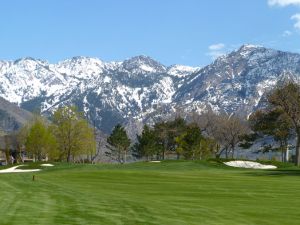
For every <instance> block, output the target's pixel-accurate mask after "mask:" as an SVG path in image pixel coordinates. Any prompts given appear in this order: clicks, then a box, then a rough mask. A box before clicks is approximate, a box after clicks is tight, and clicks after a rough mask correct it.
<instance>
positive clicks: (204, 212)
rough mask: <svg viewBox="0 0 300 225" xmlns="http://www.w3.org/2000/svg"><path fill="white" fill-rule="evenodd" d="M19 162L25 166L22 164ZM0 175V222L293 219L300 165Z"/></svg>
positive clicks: (299, 203) (95, 168) (159, 166)
mask: <svg viewBox="0 0 300 225" xmlns="http://www.w3.org/2000/svg"><path fill="white" fill-rule="evenodd" d="M24 169H25V168H24ZM35 175H36V181H34V182H33V181H32V173H25V174H0V199H1V200H0V224H43V225H46V224H170V225H171V224H172V225H175V224H180V225H182V224H205V225H209V224H230V225H234V224H281V225H282V224H289V225H292V224H299V220H300V213H299V208H300V192H299V190H298V189H299V187H300V171H298V170H295V169H293V170H288V169H286V168H285V169H284V170H282V171H280V170H279V171H278V170H276V171H257V170H255V171H254V170H248V169H235V168H228V167H225V166H221V165H217V164H213V163H208V162H184V161H182V162H163V163H134V164H130V165H123V166H122V165H121V166H118V165H67V164H59V165H57V166H56V167H55V168H46V169H45V170H44V171H43V172H39V173H35Z"/></svg>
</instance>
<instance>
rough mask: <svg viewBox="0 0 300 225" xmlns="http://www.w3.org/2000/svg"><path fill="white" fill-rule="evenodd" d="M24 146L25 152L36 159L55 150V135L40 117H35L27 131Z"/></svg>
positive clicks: (39, 159)
mask: <svg viewBox="0 0 300 225" xmlns="http://www.w3.org/2000/svg"><path fill="white" fill-rule="evenodd" d="M25 147H26V151H27V153H29V154H31V155H33V157H34V158H35V160H37V161H41V160H42V159H43V158H46V157H48V156H49V155H52V152H53V151H55V150H56V140H55V137H54V136H53V135H52V133H51V132H50V130H49V128H48V127H47V124H46V122H45V121H43V119H42V118H35V121H34V122H33V124H32V126H31V127H30V129H29V131H28V135H27V137H26V141H25Z"/></svg>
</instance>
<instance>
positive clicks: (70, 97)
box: [0, 45, 300, 133]
mask: <svg viewBox="0 0 300 225" xmlns="http://www.w3.org/2000/svg"><path fill="white" fill-rule="evenodd" d="M299 74H300V54H297V53H289V52H283V51H278V50H274V49H268V48H264V47H262V46H254V45H243V46H241V47H240V48H238V49H237V50H235V51H233V52H231V53H229V54H226V55H224V56H221V57H219V58H217V59H216V60H215V61H214V62H213V63H211V64H209V65H207V66H205V67H202V68H199V67H189V66H184V65H171V66H165V65H163V64H161V63H160V62H158V61H156V60H154V59H152V58H151V57H148V56H144V55H140V56H135V57H132V58H129V59H126V60H124V61H120V62H115V61H112V62H104V61H102V60H100V59H98V58H93V57H83V56H79V57H73V58H71V59H66V60H63V61H60V62H58V63H56V64H51V63H48V62H47V61H44V60H40V59H39V60H35V59H33V58H30V57H26V58H23V59H18V60H15V61H4V60H1V61H0V97H3V98H5V99H6V100H8V101H12V102H14V101H15V102H17V103H18V104H19V105H20V106H21V107H23V108H24V109H27V110H29V111H33V110H35V109H36V108H40V109H41V111H42V113H44V114H51V113H52V112H53V110H55V108H57V107H59V106H61V105H66V104H75V105H77V106H78V108H79V109H80V110H83V111H84V112H85V115H86V116H87V117H88V118H89V119H90V120H91V121H93V123H96V125H97V127H98V128H99V129H101V130H104V131H105V132H106V133H109V132H110V130H111V128H112V127H113V126H114V125H115V124H116V123H125V124H131V125H130V126H131V127H132V126H134V124H139V125H137V126H141V124H142V123H144V122H151V119H153V118H151V117H153V115H158V116H159V114H169V115H170V114H172V113H174V112H175V111H176V109H178V108H181V109H182V110H183V111H186V112H192V111H196V112H199V113H201V112H203V111H205V110H208V109H212V110H214V111H225V112H226V113H233V112H235V113H240V114H242V115H248V114H249V113H251V112H252V111H253V110H255V109H256V108H257V107H258V106H259V105H260V103H259V102H260V100H261V98H262V96H263V94H264V93H265V91H267V90H269V89H271V88H272V87H274V86H275V85H276V84H277V82H278V81H279V80H281V79H284V78H286V77H289V79H295V80H297V79H298V78H299V77H300V76H299ZM150 115H151V116H150ZM134 121H135V122H134Z"/></svg>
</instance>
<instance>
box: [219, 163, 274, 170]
mask: <svg viewBox="0 0 300 225" xmlns="http://www.w3.org/2000/svg"><path fill="white" fill-rule="evenodd" d="M224 164H225V165H227V166H232V167H240V168H251V169H276V168H277V167H276V166H273V165H263V164H261V163H258V162H251V161H230V162H224Z"/></svg>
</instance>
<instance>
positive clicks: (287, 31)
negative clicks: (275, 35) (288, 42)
mask: <svg viewBox="0 0 300 225" xmlns="http://www.w3.org/2000/svg"><path fill="white" fill-rule="evenodd" d="M292 34H293V32H291V31H289V30H285V31H283V33H282V35H281V36H282V37H289V36H291V35H292Z"/></svg>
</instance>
